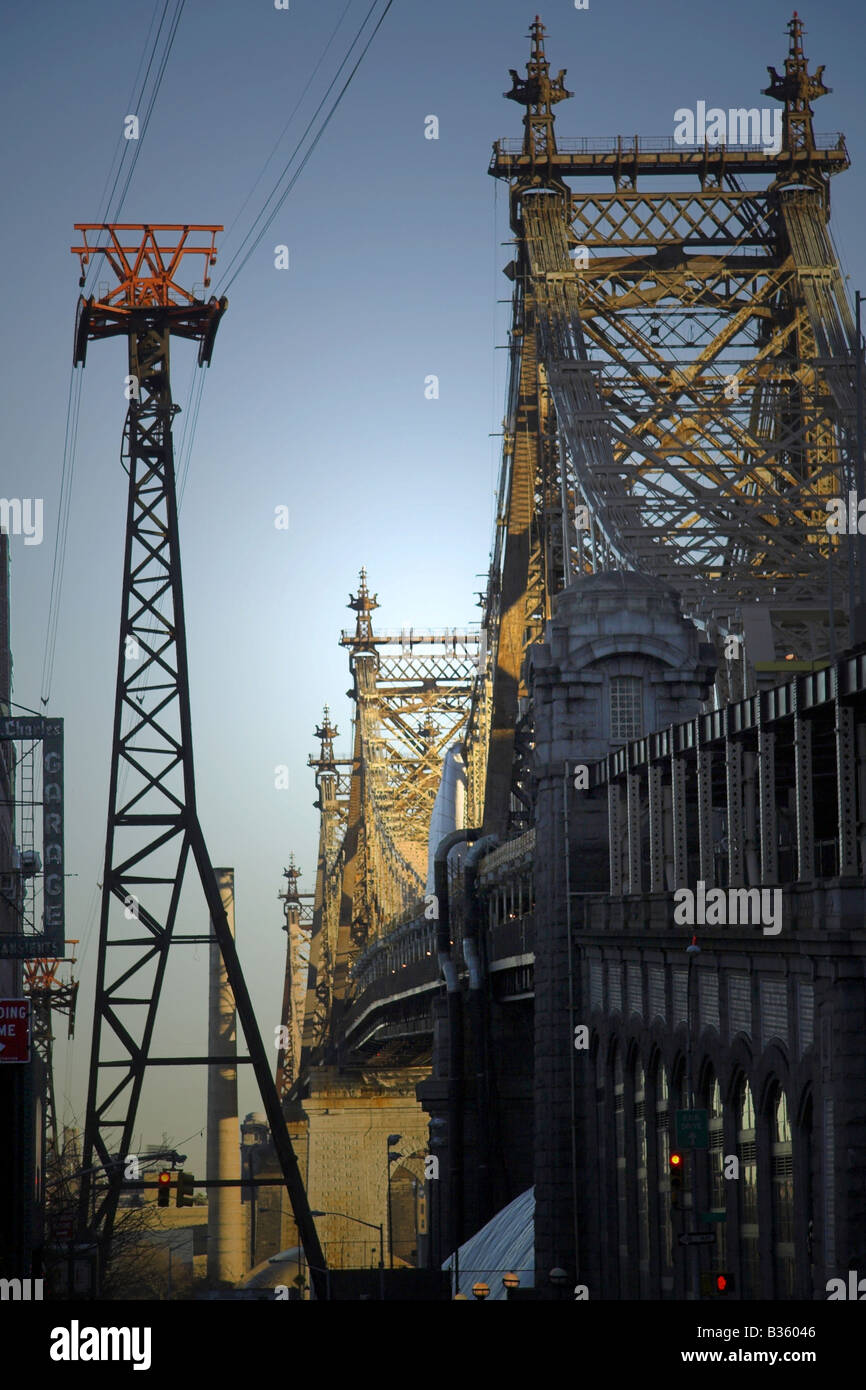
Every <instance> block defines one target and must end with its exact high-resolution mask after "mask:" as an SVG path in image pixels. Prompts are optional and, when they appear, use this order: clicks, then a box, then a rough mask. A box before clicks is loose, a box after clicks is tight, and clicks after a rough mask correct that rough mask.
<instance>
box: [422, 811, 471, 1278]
mask: <svg viewBox="0 0 866 1390" xmlns="http://www.w3.org/2000/svg"><path fill="white" fill-rule="evenodd" d="M480 834H481V829H480V827H478V828H476V829H474V830H452V831H451V832H450V833H449V834H448V835H446V836H445V837H444V838H443V839H442V840H440V841H439V845H438V847H437V849H436V854H435V856H434V859H433V888H434V892H435V895H436V910H437V913H438V917H437V924H436V954H437V959H438V962H439V968H440V970H441V971H442V975H443V977H444V980H445V997H446V1000H447V1006H448V1082H447V1091H448V1197H449V1204H450V1207H451V1210H450V1212H449V1216H450V1226H451V1248H452V1251H453V1256H454V1277H455V1282H456V1280H457V1279H458V1278H459V1263H458V1262H459V1258H460V1257H459V1253H458V1251H459V1248H460V1237H461V1235H462V1232H463V1176H462V1175H463V1010H462V1007H461V1005H462V999H461V995H460V982H459V980H458V978H457V962H456V961H455V960H454V958H453V957H452V955H451V907H450V903H449V900H448V855H449V854H450V852H451V850H452V849H454V847H455V845H459V844H464V843H466V841H468V840H477V839H478V837H479V835H480ZM458 1287H459V1286H458Z"/></svg>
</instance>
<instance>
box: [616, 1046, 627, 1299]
mask: <svg viewBox="0 0 866 1390" xmlns="http://www.w3.org/2000/svg"><path fill="white" fill-rule="evenodd" d="M613 1115H614V1124H613V1129H614V1146H615V1151H616V1225H617V1254H618V1257H619V1287H620V1296H621V1297H626V1296H627V1292H628V1286H629V1272H630V1271H629V1248H628V1247H629V1241H628V1159H627V1156H626V1146H625V1078H624V1075H623V1065H622V1050H621V1049H620V1048H619V1047H617V1048H616V1050H615V1052H614V1057H613Z"/></svg>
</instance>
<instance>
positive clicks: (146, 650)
mask: <svg viewBox="0 0 866 1390" xmlns="http://www.w3.org/2000/svg"><path fill="white" fill-rule="evenodd" d="M76 230H77V231H80V232H81V233H82V241H81V244H80V245H78V246H75V247H73V248H72V250H73V253H74V254H76V255H78V256H79V257H80V261H81V268H82V278H81V282H80V283H81V284H82V285H83V284H84V278H85V273H86V267H87V265H88V262H89V260H90V257H91V256H93V255H95V254H99V255H101V256H103V257H104V258H105V262H106V264H107V265H108V266H109V267H110V269H111V270H112V271H113V273H114V276H115V277H116V281H117V284H116V286H115V287H114V288H113V289H111V290H110V291H108V292H107V293H106V294H105V295H104V296H102V297H101V298H99V299H98V300H97V299H94V298H93V297H92V296H91V297H90V298H87V299H85V298H83V297H82V299H81V300H80V302H79V309H78V320H77V325H76V335H75V354H74V362H75V365H78V364H83V363H84V361H85V356H86V352H87V344H88V342H89V341H91V340H93V339H101V338H107V337H112V336H119V335H124V336H126V338H127V341H128V351H129V369H128V370H129V374H128V376H127V378H126V397H127V399H128V400H129V411H128V414H127V419H126V428H125V431H124V447H123V463H124V468H125V470H126V471H127V473H128V477H129V500H128V506H127V522H126V543H125V549H124V569H123V586H122V600H121V621H120V636H119V643H118V663H117V685H116V695H115V710H114V732H113V742H112V755H111V772H110V790H109V810H108V827H107V832H106V845H105V867H104V872H103V882H102V905H101V914H100V927H99V956H98V962H97V982H96V1005H95V1012H94V1020H93V1042H92V1051H91V1061H90V1077H89V1085H88V1097H87V1119H86V1125H85V1134H84V1155H83V1175H82V1185H81V1197H80V1207H79V1231H80V1234H81V1235H82V1237H83V1236H84V1235H85V1234H87V1235H88V1236H89V1237H90V1238H94V1239H96V1241H97V1242H98V1244H99V1247H100V1252H101V1256H102V1260H103V1264H104V1262H105V1260H106V1259H107V1256H108V1252H109V1249H110V1242H111V1233H112V1227H113V1223H114V1217H115V1212H116V1209H117V1202H118V1198H119V1196H120V1192H121V1187H122V1182H123V1158H124V1157H125V1155H127V1154H128V1153H130V1151H131V1149H132V1143H133V1133H134V1125H135V1118H136V1113H137V1109H138V1104H139V1099H140V1096H141V1089H142V1084H143V1081H144V1076H145V1071H146V1069H147V1067H148V1066H150V1067H154V1066H188V1065H191V1064H193V1063H195V1064H200V1065H205V1066H212V1065H213V1066H221V1065H223V1066H224V1065H225V1059H224V1058H220V1057H209V1056H205V1057H201V1056H199V1057H189V1056H184V1057H160V1056H154V1055H153V1040H154V1030H155V1025H156V1019H157V1012H158V1007H159V1000H160V993H161V989H162V985H163V980H164V976H165V971H166V966H167V964H168V955H169V949H170V948H171V947H172V946H173V945H179V944H181V943H184V944H191V943H199V944H208V943H209V942H210V941H211V939H212V937H211V936H210V935H189V934H184V935H180V934H178V933H177V932H176V926H177V918H178V908H179V903H180V898H181V891H182V888H183V882H184V876H185V873H186V871H187V869H188V867H190V861H191V862H192V866H194V869H195V871H196V873H197V875H198V879H199V881H200V884H201V891H202V897H203V907H205V908H206V910H207V912H208V914H209V916H210V919H211V923H212V925H213V932H214V934H215V935H216V938H217V941H218V942H219V946H220V949H221V952H222V956H223V961H224V963H225V968H226V972H227V977H228V981H229V984H230V986H231V989H232V992H233V994H234V998H235V1003H236V1006H237V1010H238V1014H239V1016H240V1021H241V1025H242V1028H243V1031H244V1036H245V1038H246V1043H247V1050H248V1053H249V1056H248V1057H247V1058H240V1057H239V1058H238V1059H237V1060H238V1061H239V1062H240V1061H247V1062H250V1063H251V1064H252V1066H253V1070H254V1072H255V1075H256V1080H257V1082H258V1086H259V1091H260V1094H261V1098H262V1104H263V1108H264V1110H265V1112H266V1114H267V1118H268V1123H269V1125H270V1129H271V1134H272V1137H273V1143H274V1147H275V1150H276V1153H277V1157H278V1160H279V1163H280V1167H281V1170H282V1172H283V1176H284V1178H285V1181H286V1186H287V1188H288V1191H289V1197H290V1200H291V1204H292V1210H293V1212H294V1216H295V1220H296V1222H297V1225H298V1229H299V1232H300V1236H301V1241H302V1243H303V1246H304V1249H305V1253H306V1256H307V1261H308V1263H309V1265H310V1269H311V1277H312V1280H313V1283H314V1285H315V1286H316V1289H317V1292H320V1293H322V1294H323V1293H324V1289H323V1287H322V1285H323V1279H324V1259H323V1256H322V1251H321V1248H320V1245H319V1241H318V1237H317V1235H316V1230H315V1226H314V1224H313V1220H312V1217H311V1216H310V1209H309V1205H308V1203H307V1199H306V1195H305V1192H304V1188H303V1185H302V1183H301V1179H300V1175H299V1171H298V1166H297V1161H296V1158H295V1155H294V1152H293V1150H292V1145H291V1141H290V1139H289V1135H288V1132H287V1130H286V1125H285V1121H284V1118H283V1114H282V1110H281V1107H280V1102H279V1099H278V1097H277V1092H276V1088H275V1086H274V1080H273V1077H272V1075H271V1068H270V1064H269V1062H268V1058H267V1055H266V1053H265V1049H264V1046H263V1044H262V1040H261V1036H260V1034H259V1030H258V1025H257V1023H256V1020H255V1016H254V1014H253V1010H252V1005H251V1002H250V998H249V994H248V992H247V987H246V983H245V981H244V977H243V974H242V971H241V967H240V962H239V960H238V956H237V951H236V948H235V944H234V940H233V938H232V934H231V931H230V929H229V925H228V922H227V919H226V914H225V909H224V907H223V904H222V900H221V897H220V893H219V889H218V886H217V880H216V877H215V875H214V870H213V866H212V864H211V861H210V857H209V855H208V851H207V848H206V845H205V840H204V835H203V833H202V829H201V824H200V821H199V814H198V808H197V805H196V794H195V777H194V770H193V748H192V732H191V724H190V704H189V681H188V671H187V651H186V629H185V623H184V607H183V590H182V584H181V566H180V543H179V535H178V515H177V496H176V487H175V471H174V455H173V447H172V421H173V418H174V415H175V413H176V411H177V409H178V407H177V406H175V405H174V404H173V403H172V397H171V381H170V375H169V349H170V342H171V338H172V336H174V337H182V338H189V339H192V340H193V341H194V342H197V343H198V345H199V346H198V363H199V366H202V365H209V363H210V358H211V353H212V350H213V344H214V337H215V334H216V330H217V327H218V325H219V322H220V319H221V317H222V315H223V313H224V311H225V308H226V300H225V299H222V300H219V301H217V300H216V299H215V298H213V297H212V298H211V299H209V300H208V301H207V302H206V303H205V302H204V301H203V300H201V299H198V298H196V297H195V296H194V295H193V294H192V293H191V292H190V291H188V290H186V289H185V288H183V286H182V285H181V284H180V283H179V281H178V275H179V272H180V269H181V267H182V265H184V264H185V263H186V261H187V258H189V257H198V258H201V260H203V262H204V275H203V281H204V285H205V286H207V285H208V284H209V276H208V271H209V269H210V267H211V266H212V265H213V263H214V260H215V235H216V233H217V232H218V231H220V230H221V228H220V227H215V226H176V225H167V224H150V225H143V226H136V225H132V224H114V225H107V224H93V223H86V224H76ZM93 234H95V238H98V237H99V236H100V235H101V236H102V237H103V240H102V241H101V242H99V243H98V242H97V241H96V239H95V238H94V236H93ZM89 235H90V238H91V239H90V240H89V239H88V237H89Z"/></svg>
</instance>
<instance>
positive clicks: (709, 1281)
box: [701, 1269, 734, 1298]
mask: <svg viewBox="0 0 866 1390" xmlns="http://www.w3.org/2000/svg"><path fill="white" fill-rule="evenodd" d="M733 1293H734V1276H733V1274H732V1273H731V1271H730V1270H727V1269H726V1270H724V1271H720V1270H713V1271H711V1272H709V1273H705V1274H702V1275H701V1297H702V1298H727V1297H728V1296H729V1295H730V1294H733Z"/></svg>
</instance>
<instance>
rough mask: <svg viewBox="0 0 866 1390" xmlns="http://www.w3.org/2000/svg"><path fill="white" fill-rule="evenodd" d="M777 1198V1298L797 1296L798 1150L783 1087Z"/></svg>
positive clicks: (777, 1122) (774, 1115)
mask: <svg viewBox="0 0 866 1390" xmlns="http://www.w3.org/2000/svg"><path fill="white" fill-rule="evenodd" d="M770 1158H771V1163H772V1171H771V1180H772V1196H773V1281H774V1284H775V1293H776V1297H777V1298H793V1297H794V1151H793V1146H792V1143H791V1123H790V1120H789V1118H788V1101H787V1098H786V1096H785V1092H784V1091H783V1090H782V1087H781V1086H779V1087H777V1088H776V1090H775V1091H774V1092H773V1093H772V1098H771V1104H770Z"/></svg>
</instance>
